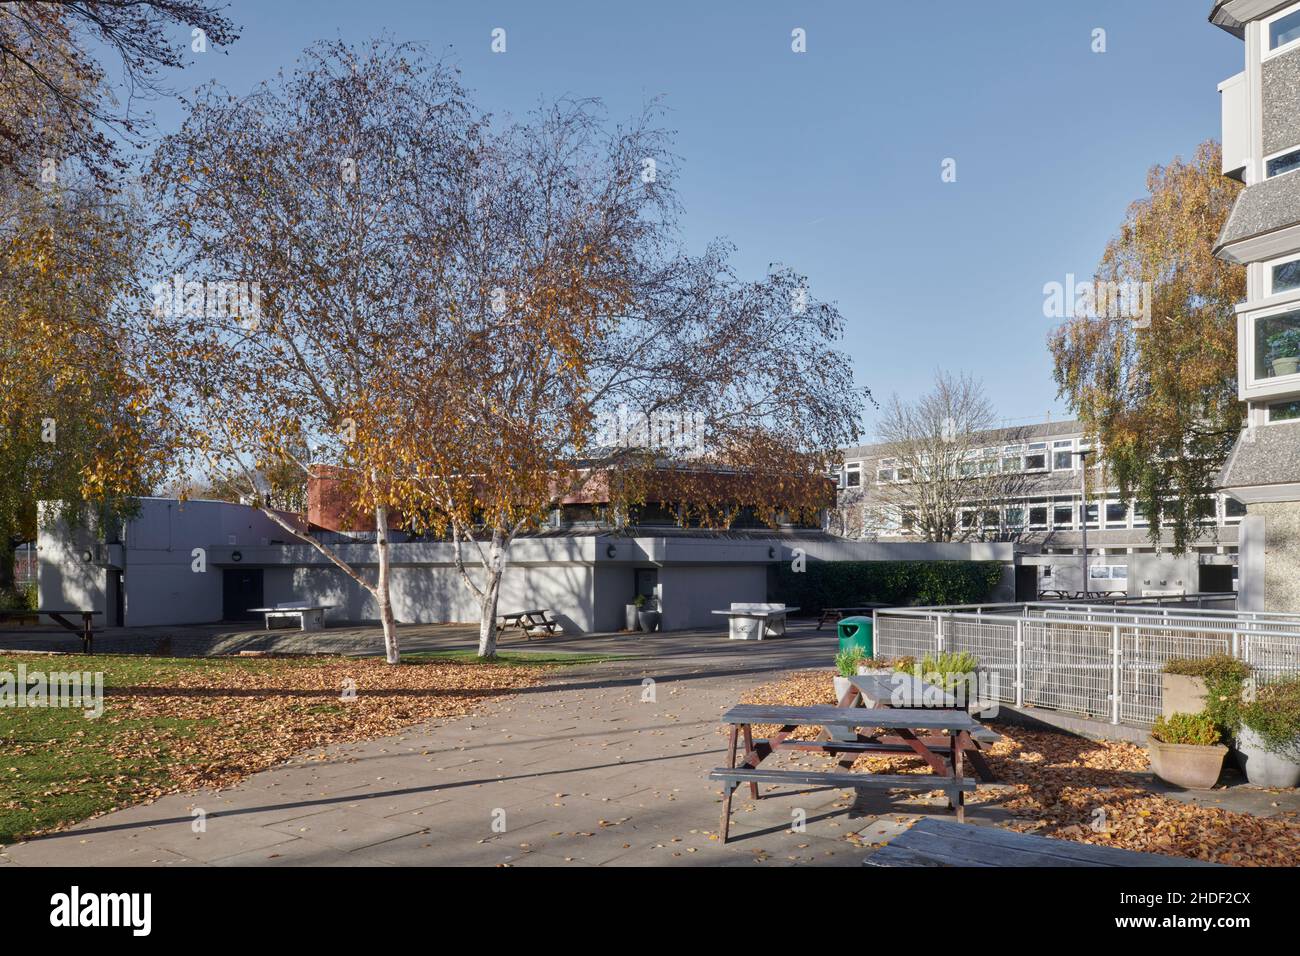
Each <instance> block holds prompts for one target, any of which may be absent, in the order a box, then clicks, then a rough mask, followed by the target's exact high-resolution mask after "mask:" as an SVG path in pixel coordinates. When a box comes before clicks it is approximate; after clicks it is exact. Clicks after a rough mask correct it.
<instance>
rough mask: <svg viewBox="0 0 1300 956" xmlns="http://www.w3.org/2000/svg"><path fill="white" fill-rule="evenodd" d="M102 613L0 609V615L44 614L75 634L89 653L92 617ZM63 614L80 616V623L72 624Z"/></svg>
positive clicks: (80, 610) (41, 608) (78, 610)
mask: <svg viewBox="0 0 1300 956" xmlns="http://www.w3.org/2000/svg"><path fill="white" fill-rule="evenodd" d="M103 613H104V612H103V611H87V610H85V609H84V608H48V607H38V608H33V609H31V610H12V611H0V617H30V616H31V615H33V614H44V615H45V616H46V617H48V618H52V619H53V620H54V621H55V623H57V624H58V625H60V626H61V627H63V628H64V629H66V630H69V631H71V632H72V633H73V634H76V635H77V636H78V637H80V638H81V648H82V650H83V651H84V652H85V653H87V654H89V653H90V649H91V646H92V645H93V643H94V640H95V628H94V621H93V618H94V617H95V615H96V614H103ZM64 615H67V616H68V617H77V616H80V617H81V625H80V626H78V625H76V624H74V623H73V622H72V621H69V620H68V617H65V616H64Z"/></svg>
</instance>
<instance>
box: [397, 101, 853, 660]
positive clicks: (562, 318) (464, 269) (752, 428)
mask: <svg viewBox="0 0 1300 956" xmlns="http://www.w3.org/2000/svg"><path fill="white" fill-rule="evenodd" d="M669 146H670V143H669V141H668V137H667V136H666V134H664V133H663V132H662V131H660V130H659V129H657V128H656V126H655V125H654V111H653V109H652V110H651V111H648V112H647V113H646V114H644V115H643V116H641V117H639V118H638V119H637V120H636V121H635V122H633V123H631V124H630V125H628V126H626V127H615V128H612V129H611V128H609V127H608V126H607V125H606V124H605V123H604V121H603V115H602V113H601V111H600V109H599V107H598V105H597V104H594V103H590V102H578V103H575V102H562V103H559V104H556V105H554V106H552V107H548V108H545V109H542V110H540V111H538V112H537V113H535V114H533V115H532V116H530V117H529V118H528V119H527V120H525V121H523V122H520V123H514V124H510V125H509V126H507V127H505V128H503V129H499V130H491V131H487V132H485V134H484V137H483V141H482V144H481V147H480V149H479V150H478V152H477V154H476V157H475V162H474V164H473V165H472V166H471V167H468V168H467V170H466V178H465V181H464V187H463V189H462V191H461V195H462V196H463V202H462V204H461V206H460V208H459V212H458V216H457V217H456V221H455V224H454V227H453V230H452V233H451V243H450V246H449V249H448V255H447V256H445V257H444V258H443V259H440V260H439V261H438V263H437V264H436V271H437V273H438V275H439V284H440V286H441V287H442V288H443V289H444V290H446V292H447V295H448V298H447V301H446V302H445V304H444V314H445V315H447V316H450V317H453V320H452V321H451V322H446V323H442V334H443V339H442V341H443V350H442V355H443V357H444V360H445V363H446V370H445V374H444V375H443V376H442V378H443V380H444V381H445V382H446V383H447V385H448V388H447V389H446V391H445V392H443V393H440V394H436V395H431V394H429V393H427V392H421V391H419V390H416V389H412V388H411V387H410V385H409V383H407V382H405V381H403V380H402V378H401V377H400V376H397V375H390V376H389V382H390V387H389V388H388V389H386V390H385V397H386V400H387V401H389V402H390V403H391V406H390V407H391V409H392V410H391V411H390V413H389V414H391V416H392V417H393V418H394V419H397V420H401V421H404V422H406V423H407V424H408V425H409V427H410V431H411V436H412V437H411V440H410V441H409V442H407V443H404V445H403V447H404V448H405V449H406V450H407V451H408V452H409V453H410V456H409V457H408V458H407V459H406V462H405V464H406V472H407V476H406V477H407V480H406V481H404V482H403V483H402V486H403V493H404V494H405V495H406V499H405V505H404V507H405V509H406V510H407V511H408V512H409V513H411V514H421V515H423V516H424V518H425V521H426V524H427V526H428V527H429V529H430V530H433V531H443V530H445V531H446V532H447V533H449V534H450V536H451V538H452V540H453V542H454V543H455V546H456V562H457V567H458V568H459V570H460V572H461V576H462V579H463V581H464V583H465V584H466V586H467V587H468V588H469V589H470V590H471V591H472V593H473V594H474V595H475V597H476V598H477V599H478V602H479V605H480V637H479V654H480V655H481V656H484V657H490V656H492V655H493V654H494V653H495V642H496V617H497V600H498V596H499V593H500V586H501V581H502V577H503V575H504V572H505V569H506V566H507V563H508V558H509V551H510V546H511V544H512V542H514V541H515V540H516V539H517V538H518V536H519V535H520V534H523V533H526V532H528V531H530V530H534V529H536V528H537V527H538V526H539V524H541V523H542V522H543V521H545V520H546V519H547V517H548V516H549V514H550V512H551V510H552V509H553V508H555V507H557V505H558V503H559V502H560V501H562V500H564V498H565V497H566V496H569V495H573V494H576V493H586V494H589V495H594V496H599V497H600V498H601V499H602V500H605V501H608V502H609V505H610V512H611V517H612V519H613V521H614V523H615V524H616V525H623V524H626V523H627V522H628V519H629V515H630V513H631V511H632V509H633V507H634V506H635V505H636V504H637V503H639V502H644V501H646V500H647V499H648V498H649V497H651V496H653V497H654V500H657V501H664V502H671V503H672V504H673V505H674V506H675V507H676V508H677V509H678V514H679V515H680V518H681V520H682V521H688V520H689V521H693V522H699V523H701V524H706V525H715V526H726V525H727V524H729V523H730V522H731V521H734V520H735V519H736V518H737V517H738V515H739V513H740V512H741V511H742V510H743V511H745V512H746V513H749V514H754V515H757V516H759V517H760V518H761V519H763V520H766V521H768V522H773V523H774V522H775V521H777V520H778V519H779V518H780V517H781V516H798V515H800V514H804V513H807V512H810V511H812V510H815V509H816V508H817V507H820V506H825V505H826V504H829V497H830V495H829V487H828V484H827V482H826V480H825V477H824V475H825V472H826V467H827V463H828V461H829V460H830V458H832V457H833V456H834V454H835V450H836V449H837V448H838V447H839V445H840V444H842V443H843V442H845V441H847V440H851V439H852V438H854V437H856V429H857V426H856V421H857V415H858V413H859V411H860V395H861V393H860V392H859V391H857V390H855V389H854V388H852V383H851V380H849V378H848V373H847V372H844V371H842V370H843V369H845V368H847V366H848V363H847V362H846V361H844V359H843V357H842V356H840V355H838V354H836V353H835V352H834V351H833V343H834V341H835V340H836V339H837V338H838V336H839V335H840V333H841V330H842V319H841V317H840V316H839V313H838V312H837V311H836V310H835V309H834V308H833V307H832V306H830V305H827V304H825V303H820V302H816V301H814V300H812V299H811V298H810V297H809V295H808V292H807V288H806V282H805V281H804V280H803V278H802V277H800V276H798V275H797V274H795V273H793V272H792V271H790V270H785V269H774V270H773V271H772V272H771V274H770V275H769V276H767V277H766V278H764V279H762V280H758V281H742V280H740V279H738V278H737V277H736V276H735V275H734V273H733V272H732V270H731V268H730V266H729V264H728V261H727V252H728V250H727V249H726V247H725V246H722V245H720V244H719V245H715V246H713V247H711V248H710V249H709V250H707V252H706V253H705V254H704V255H702V256H698V257H691V256H689V255H686V254H684V253H682V252H681V250H680V249H679V248H678V246H677V237H676V222H675V212H676V209H677V206H676V201H675V197H674V193H673V188H672V165H671V156H670V154H669V152H668V150H669ZM629 409H631V414H632V415H633V416H635V417H637V418H638V419H640V420H643V421H653V422H657V423H664V422H670V423H677V427H676V428H675V429H674V428H671V427H670V428H669V431H672V432H673V435H672V437H671V439H670V440H668V441H656V440H651V439H650V438H649V436H642V437H641V438H635V437H634V438H632V439H631V440H628V439H627V438H626V436H624V440H618V441H610V440H609V435H608V432H609V429H608V428H606V427H602V426H603V424H605V423H607V422H608V421H609V420H610V419H611V417H612V416H617V415H622V416H623V417H624V418H626V417H627V414H628V410H629ZM661 437H662V436H661Z"/></svg>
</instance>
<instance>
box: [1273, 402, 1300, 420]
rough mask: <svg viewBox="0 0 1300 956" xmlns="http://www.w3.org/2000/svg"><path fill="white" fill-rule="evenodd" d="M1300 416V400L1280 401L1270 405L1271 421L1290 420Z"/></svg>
mask: <svg viewBox="0 0 1300 956" xmlns="http://www.w3.org/2000/svg"><path fill="white" fill-rule="evenodd" d="M1296 418H1300V402H1278V403H1276V404H1274V405H1270V406H1268V420H1269V421H1270V422H1289V421H1292V420H1293V419H1296Z"/></svg>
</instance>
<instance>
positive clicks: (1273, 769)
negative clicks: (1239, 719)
mask: <svg viewBox="0 0 1300 956" xmlns="http://www.w3.org/2000/svg"><path fill="white" fill-rule="evenodd" d="M1236 750H1237V765H1238V766H1239V767H1241V770H1242V773H1244V774H1245V775H1246V779H1247V780H1248V781H1250V783H1251V785H1252V786H1256V787H1295V786H1300V739H1297V740H1294V741H1292V742H1291V747H1290V748H1289V749H1288V750H1287V751H1286V752H1284V753H1275V752H1274V751H1271V750H1269V749H1268V748H1267V747H1266V746H1265V745H1264V738H1263V737H1261V736H1260V735H1259V734H1257V733H1255V731H1253V730H1251V729H1250V728H1249V727H1247V726H1246V725H1245V724H1242V725H1241V730H1239V731H1238V732H1237V746H1236Z"/></svg>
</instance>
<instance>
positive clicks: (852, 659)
mask: <svg viewBox="0 0 1300 956" xmlns="http://www.w3.org/2000/svg"><path fill="white" fill-rule="evenodd" d="M862 660H863V657H862V652H861V651H860V650H858V649H857V648H856V647H850V648H846V649H845V650H842V651H840V652H839V653H838V654H836V655H835V671H836V674H835V679H834V684H835V702H836V703H837V704H838V703H839V702H840V701H842V700H843V699H844V695H845V694H847V693H848V692H849V688H850V687H852V686H853V683H852V680H851V678H852V677H853V675H855V674H856V673H857V672H858V664H859V663H860V662H861V661H862Z"/></svg>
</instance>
